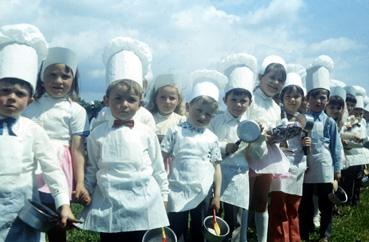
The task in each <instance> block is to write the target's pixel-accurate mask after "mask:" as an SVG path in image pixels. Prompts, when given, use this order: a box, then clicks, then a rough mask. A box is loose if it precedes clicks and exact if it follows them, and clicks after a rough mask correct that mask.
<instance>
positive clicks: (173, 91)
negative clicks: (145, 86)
mask: <svg viewBox="0 0 369 242" xmlns="http://www.w3.org/2000/svg"><path fill="white" fill-rule="evenodd" d="M178 102H179V97H178V91H177V88H176V87H173V86H164V87H161V88H159V89H158V92H157V95H156V97H155V103H156V105H157V106H158V109H159V112H160V114H162V115H168V114H171V113H173V112H174V110H175V109H176V107H177V105H178Z"/></svg>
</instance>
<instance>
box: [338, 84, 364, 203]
mask: <svg viewBox="0 0 369 242" xmlns="http://www.w3.org/2000/svg"><path fill="white" fill-rule="evenodd" d="M346 91H347V101H348V102H347V106H350V113H349V115H350V116H349V117H348V119H347V120H346V122H345V124H344V125H343V128H342V135H341V137H342V143H343V144H344V148H345V155H346V164H345V165H346V166H345V169H344V170H342V188H343V189H344V190H345V191H346V193H347V196H348V200H347V203H348V204H350V205H353V206H356V205H358V204H359V202H360V187H361V178H362V177H363V168H364V167H363V166H364V165H365V164H367V162H368V161H367V153H366V152H367V150H366V148H364V147H363V140H366V138H367V131H366V122H365V120H364V118H363V115H364V97H365V95H366V93H365V89H363V88H362V87H359V86H347V87H346ZM352 107H353V108H352Z"/></svg>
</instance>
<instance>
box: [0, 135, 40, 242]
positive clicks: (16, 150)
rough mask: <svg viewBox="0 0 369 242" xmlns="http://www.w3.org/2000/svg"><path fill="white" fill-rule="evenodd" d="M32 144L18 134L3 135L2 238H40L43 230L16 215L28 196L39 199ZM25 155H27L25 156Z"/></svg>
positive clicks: (12, 240)
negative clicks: (35, 181) (37, 229)
mask: <svg viewBox="0 0 369 242" xmlns="http://www.w3.org/2000/svg"><path fill="white" fill-rule="evenodd" d="M31 154H32V145H31V144H26V143H25V141H23V140H22V139H21V138H19V137H17V136H7V135H0V179H1V185H0V241H9V242H18V241H19V242H23V241H27V242H28V241H30V242H36V241H40V232H38V231H36V230H34V229H32V228H31V227H29V226H28V225H26V224H24V223H23V222H21V221H20V220H19V219H18V218H17V215H18V213H19V211H20V210H21V209H22V207H23V206H24V204H25V201H26V200H27V199H33V200H36V199H38V196H37V195H38V194H37V189H36V186H35V185H34V179H33V172H34V170H33V169H32V168H31V169H30V166H32V165H33V161H32V160H30V159H28V160H27V157H32V155H31ZM24 156H26V157H24Z"/></svg>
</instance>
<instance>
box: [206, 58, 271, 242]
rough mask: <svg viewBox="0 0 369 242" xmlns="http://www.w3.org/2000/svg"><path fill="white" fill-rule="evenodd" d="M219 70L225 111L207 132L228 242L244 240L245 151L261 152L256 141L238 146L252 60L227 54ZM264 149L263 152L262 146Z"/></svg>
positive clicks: (252, 71) (251, 86) (250, 88)
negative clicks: (217, 156)
mask: <svg viewBox="0 0 369 242" xmlns="http://www.w3.org/2000/svg"><path fill="white" fill-rule="evenodd" d="M221 69H222V71H223V72H224V74H225V75H226V76H228V78H229V81H228V83H227V85H226V88H225V90H224V92H225V97H224V98H223V101H224V103H225V105H226V108H227V109H226V111H225V112H223V113H219V114H218V115H216V116H215V117H214V118H213V119H212V120H211V122H210V125H209V129H210V130H211V131H213V132H214V134H216V135H217V136H218V139H219V144H220V149H221V152H222V157H223V161H222V163H221V170H222V189H221V198H220V200H221V201H222V202H223V208H224V220H225V221H226V222H227V223H228V225H229V227H230V232H229V234H228V238H229V241H230V240H231V239H232V240H234V241H247V218H248V208H249V173H248V164H247V160H246V159H245V152H246V150H247V151H249V153H250V154H259V152H258V151H257V150H255V148H257V149H262V146H261V144H260V143H259V142H255V143H257V144H258V145H256V146H255V145H251V144H250V145H249V146H247V144H245V143H243V144H240V142H239V137H238V135H237V127H238V125H239V124H240V122H242V121H244V120H246V115H245V112H246V110H247V109H248V107H249V106H250V104H251V100H252V94H251V93H252V91H253V89H254V84H255V71H256V58H255V57H253V56H251V55H248V54H244V53H239V54H234V55H229V56H227V57H225V58H224V59H223V60H222V61H221ZM252 147H253V148H252ZM264 149H265V152H266V146H265V147H264ZM261 153H263V152H261ZM260 158H261V157H258V156H256V157H255V159H260ZM238 218H241V221H239V219H238ZM237 220H238V221H237ZM239 225H241V227H240V228H238V227H239ZM236 228H237V229H236ZM235 229H236V230H235ZM233 231H234V232H233ZM232 233H233V235H232Z"/></svg>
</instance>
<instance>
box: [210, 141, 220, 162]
mask: <svg viewBox="0 0 369 242" xmlns="http://www.w3.org/2000/svg"><path fill="white" fill-rule="evenodd" d="M209 158H210V162H211V163H213V164H214V165H215V164H216V163H219V162H220V161H221V160H222V155H221V152H220V146H219V141H218V140H216V141H214V142H212V143H211V144H210V147H209Z"/></svg>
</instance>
